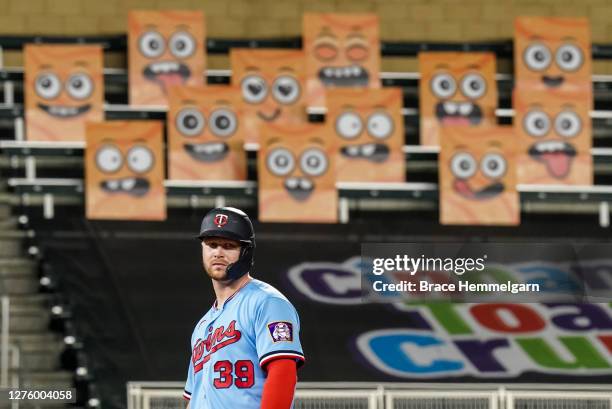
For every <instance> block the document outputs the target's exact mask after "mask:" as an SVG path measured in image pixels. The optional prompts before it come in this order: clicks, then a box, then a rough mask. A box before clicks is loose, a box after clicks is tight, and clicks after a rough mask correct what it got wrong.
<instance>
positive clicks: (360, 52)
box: [346, 44, 370, 61]
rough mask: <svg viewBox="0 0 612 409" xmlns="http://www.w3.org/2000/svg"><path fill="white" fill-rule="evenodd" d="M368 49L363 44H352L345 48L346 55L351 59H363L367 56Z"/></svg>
mask: <svg viewBox="0 0 612 409" xmlns="http://www.w3.org/2000/svg"><path fill="white" fill-rule="evenodd" d="M368 54H370V51H369V50H368V47H367V46H366V45H365V44H352V45H349V46H348V48H347V49H346V56H347V58H348V59H349V60H351V61H363V60H365V59H366V58H368Z"/></svg>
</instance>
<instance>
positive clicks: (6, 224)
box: [0, 217, 19, 231]
mask: <svg viewBox="0 0 612 409" xmlns="http://www.w3.org/2000/svg"><path fill="white" fill-rule="evenodd" d="M18 225H19V219H18V218H17V217H7V218H4V219H0V231H2V230H16V229H17V226H18Z"/></svg>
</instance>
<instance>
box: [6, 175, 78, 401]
mask: <svg viewBox="0 0 612 409" xmlns="http://www.w3.org/2000/svg"><path fill="white" fill-rule="evenodd" d="M0 182H3V181H2V180H0ZM1 187H2V184H1V183H0V190H1ZM29 234H30V233H29V232H27V231H24V230H19V220H18V218H17V217H15V216H13V215H11V209H10V206H7V205H0V295H8V296H9V297H10V308H9V310H10V318H9V319H10V321H9V339H10V342H11V343H12V344H14V345H17V346H18V348H19V351H20V366H19V368H18V369H12V370H11V374H14V373H17V374H18V375H19V381H20V387H22V388H30V389H68V388H72V387H73V374H72V373H71V372H67V371H62V370H61V369H60V355H61V353H62V351H63V350H64V342H63V337H62V336H61V335H59V334H56V333H53V332H51V331H50V330H49V323H50V320H51V311H50V307H51V299H50V296H49V295H46V294H41V293H39V288H40V283H39V275H38V266H37V264H36V263H35V262H34V261H33V260H30V259H28V258H26V256H25V255H24V254H25V250H24V249H25V244H24V240H25V239H26V238H28V237H29ZM0 323H1V318H0ZM36 407H40V408H44V409H55V408H57V409H59V408H62V409H65V408H66V407H68V406H67V405H63V404H58V403H56V402H40V403H39V402H37V403H35V404H26V403H23V404H20V408H22V409H24V408H25V409H28V408H36ZM70 407H73V406H70Z"/></svg>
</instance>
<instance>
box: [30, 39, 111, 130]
mask: <svg viewBox="0 0 612 409" xmlns="http://www.w3.org/2000/svg"><path fill="white" fill-rule="evenodd" d="M24 58H25V64H24V65H25V89H24V95H25V116H26V125H27V139H28V140H38V141H76V140H80V141H82V140H84V139H85V122H86V121H93V122H97V121H101V120H102V119H103V118H104V112H103V100H104V81H103V78H102V69H103V62H102V60H103V57H102V48H101V47H99V46H81V45H66V46H64V45H61V46H60V45H37V44H36V45H35V44H28V45H26V46H25V52H24Z"/></svg>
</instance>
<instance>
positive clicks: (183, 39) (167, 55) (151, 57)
mask: <svg viewBox="0 0 612 409" xmlns="http://www.w3.org/2000/svg"><path fill="white" fill-rule="evenodd" d="M128 25H129V32H128V48H129V49H128V53H129V55H128V57H129V64H128V65H129V67H128V68H129V85H130V89H129V91H130V104H132V105H161V106H167V105H168V97H167V94H168V90H169V88H170V87H172V86H176V85H192V86H197V85H204V70H205V53H204V49H205V44H206V42H205V29H204V15H203V14H202V13H201V12H198V11H131V12H129V14H128Z"/></svg>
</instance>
